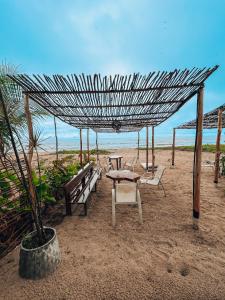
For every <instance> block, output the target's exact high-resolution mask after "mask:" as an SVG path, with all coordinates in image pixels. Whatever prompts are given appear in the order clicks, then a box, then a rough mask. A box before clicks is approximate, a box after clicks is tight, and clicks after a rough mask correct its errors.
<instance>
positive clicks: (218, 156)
mask: <svg viewBox="0 0 225 300" xmlns="http://www.w3.org/2000/svg"><path fill="white" fill-rule="evenodd" d="M217 128H218V130H217V138H216V154H215V174H214V182H215V183H218V177H219V169H220V139H221V132H222V110H221V109H219V111H218V127H217Z"/></svg>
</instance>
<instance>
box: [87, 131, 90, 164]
mask: <svg viewBox="0 0 225 300" xmlns="http://www.w3.org/2000/svg"><path fill="white" fill-rule="evenodd" d="M87 158H88V162H90V144H89V128H87Z"/></svg>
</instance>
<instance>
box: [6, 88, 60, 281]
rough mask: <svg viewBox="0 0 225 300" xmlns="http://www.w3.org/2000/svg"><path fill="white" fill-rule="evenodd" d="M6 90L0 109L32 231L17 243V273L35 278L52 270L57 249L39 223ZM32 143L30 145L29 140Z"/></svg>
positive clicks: (53, 235) (27, 162)
mask: <svg viewBox="0 0 225 300" xmlns="http://www.w3.org/2000/svg"><path fill="white" fill-rule="evenodd" d="M10 84H12V83H10ZM7 92H8V90H7V91H6V90H5V87H4V86H2V88H0V104H1V109H2V113H3V116H4V118H5V124H6V127H7V130H8V133H9V137H10V141H11V144H12V148H13V151H14V155H15V158H16V161H17V165H18V169H19V172H20V178H21V182H22V190H23V196H24V197H26V199H27V204H28V206H29V208H30V210H31V214H32V218H33V222H34V231H33V232H31V233H29V234H28V235H26V236H25V237H24V238H23V240H22V242H21V248H20V259H19V274H20V276H21V277H23V278H30V279H39V278H43V277H45V276H47V275H48V274H50V273H52V272H53V271H54V270H55V269H56V267H57V265H58V264H59V262H60V250H59V245H58V240H57V235H56V231H55V229H53V228H50V227H44V226H43V224H42V218H41V205H40V201H41V200H40V198H39V196H38V193H37V191H36V188H35V186H34V184H33V180H32V167H31V161H30V160H29V159H28V157H27V154H26V153H25V151H24V148H23V144H22V142H21V139H20V136H19V134H18V132H17V131H16V130H15V128H12V127H11V124H10V119H9V116H8V111H7V106H6V103H5V99H4V98H5V97H6V96H7ZM3 93H4V96H3ZM29 142H30V141H29ZM18 145H19V146H20V148H21V150H22V154H23V159H24V162H25V167H26V172H24V168H23V167H22V164H21V160H20V159H21V156H19V153H18V149H17V147H18ZM32 145H33V146H34V141H33V140H32Z"/></svg>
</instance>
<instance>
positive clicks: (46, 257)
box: [19, 227, 60, 279]
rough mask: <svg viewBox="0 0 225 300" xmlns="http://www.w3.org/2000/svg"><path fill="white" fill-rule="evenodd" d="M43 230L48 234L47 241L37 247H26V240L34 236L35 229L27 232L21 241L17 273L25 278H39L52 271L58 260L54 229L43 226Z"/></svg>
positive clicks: (57, 245) (58, 253) (58, 254)
mask: <svg viewBox="0 0 225 300" xmlns="http://www.w3.org/2000/svg"><path fill="white" fill-rule="evenodd" d="M44 231H45V233H46V235H47V236H49V239H48V241H47V242H46V243H45V244H44V245H42V246H40V247H37V248H33V249H28V247H26V246H25V245H26V241H27V240H28V239H29V240H30V239H32V237H34V236H36V231H33V232H31V233H29V234H28V235H27V236H26V237H25V238H24V239H23V240H22V242H21V247H20V261H19V275H20V276H21V277H23V278H27V279H40V278H43V277H46V276H47V275H48V274H50V273H53V272H54V271H55V269H56V268H57V265H58V264H59V262H60V251H59V244H58V239H57V235H56V230H55V229H54V228H51V227H45V228H44Z"/></svg>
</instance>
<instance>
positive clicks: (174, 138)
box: [172, 128, 176, 166]
mask: <svg viewBox="0 0 225 300" xmlns="http://www.w3.org/2000/svg"><path fill="white" fill-rule="evenodd" d="M175 143H176V128H173V145H172V166H174V162H175Z"/></svg>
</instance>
